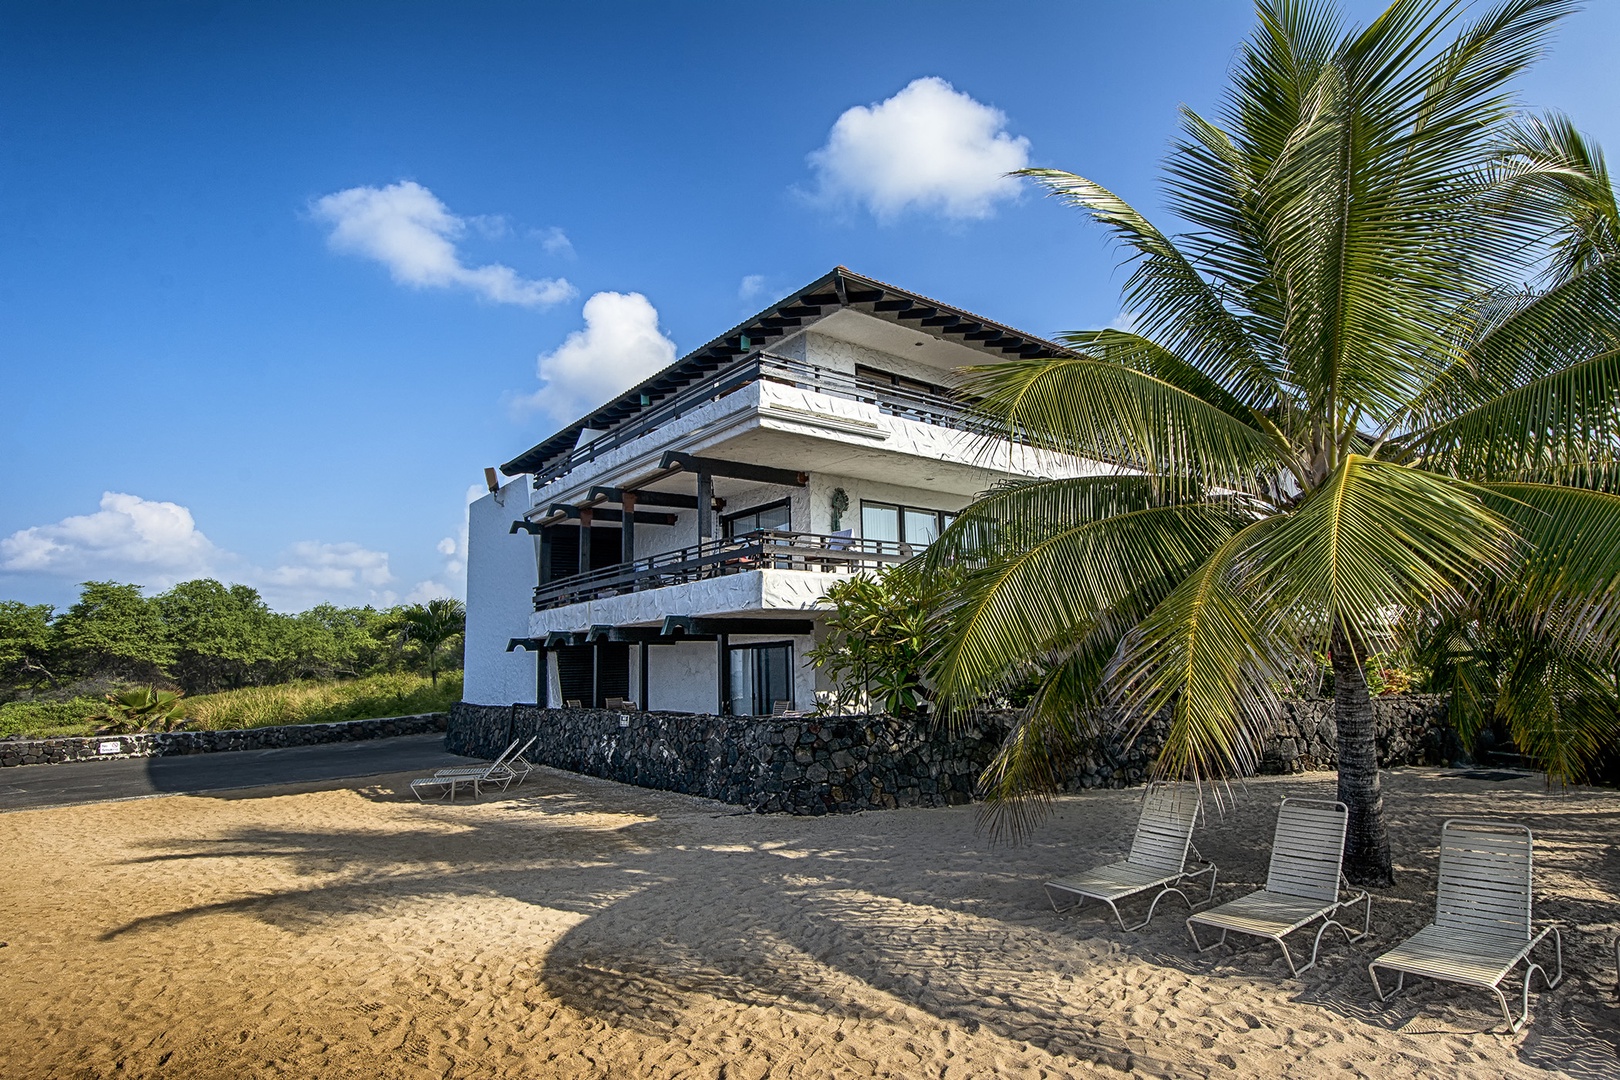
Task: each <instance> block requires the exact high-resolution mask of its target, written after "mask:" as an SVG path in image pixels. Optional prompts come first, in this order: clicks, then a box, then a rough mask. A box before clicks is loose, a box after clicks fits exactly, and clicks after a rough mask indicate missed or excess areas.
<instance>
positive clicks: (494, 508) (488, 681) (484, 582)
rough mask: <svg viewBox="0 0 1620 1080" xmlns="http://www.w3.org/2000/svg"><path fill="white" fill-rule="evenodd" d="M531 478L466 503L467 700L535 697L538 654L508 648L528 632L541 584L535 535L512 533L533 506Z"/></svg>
mask: <svg viewBox="0 0 1620 1080" xmlns="http://www.w3.org/2000/svg"><path fill="white" fill-rule="evenodd" d="M527 493H528V477H526V476H520V477H518V478H517V479H515V480H513V481H511V482H510V483H508V484H507V485H506V486H505V487H503V488H501V489H500V490H499V491H498V492H496V493H494V494H493V495H485V496H484V497H483V498H481V499H479V500H478V501H476V502H474V503H473V504H472V505H471V506H469V507H467V648H466V685H465V689H464V690H463V691H462V697H463V699H464V700H466V701H469V702H472V703H473V704H477V705H510V704H511V703H513V702H514V701H523V702H532V701H534V700H535V691H536V688H537V686H536V681H535V680H536V673H535V656H534V654H533V653H530V652H512V653H509V652H507V651H506V643H507V642H508V641H509V640H510V639H512V638H515V637H528V636H529V616H530V615H532V614H534V595H533V590H534V587H535V585H536V584H537V583H538V574H537V571H536V569H535V561H534V539H533V538H532V537H531V536H529V534H528V533H523V532H520V533H518V534H516V535H515V536H514V535H512V534H511V533H509V532H508V530H509V529H511V527H512V522H513V521H515V520H517V519H518V518H519V517H521V516H522V515H523V512H524V511H525V510H527V509H528V508H529V502H528V494H527Z"/></svg>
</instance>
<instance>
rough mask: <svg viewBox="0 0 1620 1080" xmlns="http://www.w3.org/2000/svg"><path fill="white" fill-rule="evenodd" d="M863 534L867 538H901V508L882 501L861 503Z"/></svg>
mask: <svg viewBox="0 0 1620 1080" xmlns="http://www.w3.org/2000/svg"><path fill="white" fill-rule="evenodd" d="M861 536H862V538H864V539H867V540H892V541H897V540H899V539H900V508H899V507H898V506H884V505H883V504H882V503H866V502H863V503H861Z"/></svg>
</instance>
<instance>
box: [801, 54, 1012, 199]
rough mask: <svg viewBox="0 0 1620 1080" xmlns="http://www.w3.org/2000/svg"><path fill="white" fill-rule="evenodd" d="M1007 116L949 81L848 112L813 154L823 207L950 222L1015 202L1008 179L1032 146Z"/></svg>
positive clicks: (925, 83) (922, 82) (914, 87)
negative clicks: (918, 214)
mask: <svg viewBox="0 0 1620 1080" xmlns="http://www.w3.org/2000/svg"><path fill="white" fill-rule="evenodd" d="M1006 126H1007V115H1006V114H1005V113H1003V112H1002V111H1001V110H1000V109H997V108H993V107H992V106H989V105H985V104H982V103H981V102H978V101H975V100H974V99H973V98H971V97H969V96H968V95H967V94H964V93H961V92H960V91H958V90H956V89H955V88H954V87H952V86H951V84H950V83H948V82H946V81H945V80H944V79H940V78H935V77H928V78H922V79H916V80H913V81H912V82H911V83H910V84H909V85H907V86H906V87H905V88H904V89H903V90H901V91H900V92H899V93H897V94H895V95H894V96H893V97H891V98H889V99H888V100H886V101H879V102H876V103H874V104H872V105H857V106H855V107H854V108H852V109H849V110H847V111H845V113H844V114H843V115H842V116H840V117H839V118H838V120H837V122H836V123H834V124H833V127H832V131H831V133H830V134H829V135H828V137H827V144H826V145H825V146H823V147H822V148H821V149H819V150H817V151H815V152H814V153H812V154H811V155H810V158H809V160H810V165H811V167H812V168H813V169H814V170H815V171H816V174H817V179H818V187H817V189H816V191H815V192H814V194H813V196H812V197H813V198H814V199H815V200H817V201H819V202H822V203H824V204H831V205H837V204H843V203H857V204H864V205H865V206H866V207H868V208H869V209H870V210H871V211H872V213H873V214H874V215H876V216H877V217H878V218H879V219H880V220H885V221H886V220H892V219H893V218H895V217H897V216H899V215H900V214H901V213H902V212H903V211H905V210H908V209H918V210H924V211H931V212H934V213H938V214H941V215H943V216H945V217H947V218H951V219H953V220H967V219H972V218H983V217H988V216H989V215H990V214H991V213H993V212H994V209H995V204H996V203H997V202H998V201H1000V200H1003V199H1011V198H1015V197H1017V195H1018V191H1019V186H1018V181H1017V180H1016V179H1014V178H1012V177H1009V176H1007V175H1006V174H1007V173H1009V172H1011V171H1013V170H1014V169H1022V168H1023V167H1025V166H1026V165H1028V164H1029V140H1028V139H1026V138H1024V137H1023V136H1021V135H1019V136H1014V135H1010V134H1008V133H1007V131H1006Z"/></svg>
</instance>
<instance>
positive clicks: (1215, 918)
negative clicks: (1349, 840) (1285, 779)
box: [1187, 799, 1372, 977]
mask: <svg viewBox="0 0 1620 1080" xmlns="http://www.w3.org/2000/svg"><path fill="white" fill-rule="evenodd" d="M1349 821H1350V810H1349V807H1347V806H1345V805H1344V803H1342V802H1333V801H1330V800H1326V799H1284V800H1283V802H1282V807H1281V809H1279V810H1278V811H1277V834H1276V836H1275V838H1274V839H1273V840H1272V842H1271V869H1270V871H1269V872H1268V873H1267V875H1266V887H1265V888H1264V889H1261V890H1259V891H1258V892H1252V893H1250V894H1249V895H1247V896H1243V897H1239V898H1238V899H1236V900H1229V901H1227V902H1226V903H1224V904H1222V905H1221V906H1220V907H1216V908H1211V909H1210V910H1208V911H1201V912H1199V913H1198V914H1196V915H1193V916H1192V917H1190V918H1189V919H1188V920H1187V933H1189V934H1191V935H1192V940H1193V948H1195V949H1197V950H1198V951H1199V952H1208V951H1209V950H1210V949H1213V948H1215V946H1216V945H1220V944H1221V943H1222V942H1224V941H1225V940H1226V935H1227V933H1228V932H1229V931H1232V930H1236V931H1237V932H1238V933H1240V934H1252V935H1254V936H1255V937H1263V938H1269V939H1270V940H1272V941H1275V942H1276V943H1277V945H1278V947H1279V948H1281V949H1282V954H1283V959H1284V960H1286V961H1288V970H1289V971H1292V972H1293V973H1294V975H1295V977H1298V975H1299V973H1300V972H1302V971H1309V970H1310V969H1311V968H1313V967H1315V966H1316V954H1317V951H1318V950H1319V949H1321V947H1322V935H1323V934H1325V933H1327V929H1328V927H1330V926H1337V927H1338V928H1339V929H1340V930H1342V931H1344V938H1345V940H1346V941H1348V942H1352V943H1353V942H1357V941H1360V940H1361V939H1362V938H1364V937H1366V936H1367V931H1368V930H1369V929H1371V927H1372V897H1371V896H1369V895H1368V894H1367V892H1366V891H1365V890H1363V891H1362V892H1359V893H1357V894H1356V895H1354V896H1352V897H1351V898H1350V899H1348V900H1341V899H1339V895H1340V894H1339V885H1340V882H1341V880H1342V879H1343V873H1342V871H1341V865H1342V864H1343V862H1344V832H1345V826H1346V825H1347V824H1348V823H1349ZM1345 888H1347V889H1348V888H1349V886H1348V884H1346V886H1345ZM1355 904H1365V905H1366V916H1365V918H1364V920H1363V922H1362V926H1361V933H1359V934H1355V935H1353V936H1352V935H1351V933H1350V928H1349V927H1347V926H1345V925H1344V924H1343V923H1341V922H1340V921H1339V920H1338V915H1339V913H1340V912H1342V911H1343V910H1344V909H1345V908H1347V907H1351V906H1353V905H1355ZM1317 919H1321V920H1322V926H1321V929H1319V930H1317V931H1316V941H1315V943H1314V944H1312V946H1311V960H1310V963H1308V964H1306V965H1305V966H1304V967H1297V966H1295V964H1294V957H1293V956H1292V954H1290V953H1289V951H1288V946H1287V944H1285V943H1284V941H1283V938H1285V937H1287V936H1288V935H1289V934H1291V933H1293V932H1294V931H1295V930H1298V929H1300V928H1301V927H1303V926H1306V925H1308V924H1309V923H1312V922H1314V921H1315V920H1317ZM1194 924H1202V925H1204V926H1212V927H1214V928H1216V929H1217V930H1219V931H1220V932H1221V936H1220V940H1219V941H1216V942H1214V943H1212V944H1209V945H1200V944H1199V942H1198V932H1197V931H1196V930H1194V929H1193V926H1194Z"/></svg>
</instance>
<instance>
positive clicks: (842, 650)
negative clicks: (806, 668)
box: [806, 569, 952, 717]
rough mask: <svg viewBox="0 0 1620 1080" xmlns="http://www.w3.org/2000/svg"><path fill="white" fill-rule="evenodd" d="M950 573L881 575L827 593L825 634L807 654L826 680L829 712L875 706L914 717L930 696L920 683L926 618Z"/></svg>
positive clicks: (839, 585)
mask: <svg viewBox="0 0 1620 1080" xmlns="http://www.w3.org/2000/svg"><path fill="white" fill-rule="evenodd" d="M951 579H952V575H949V574H934V575H930V576H927V577H923V576H921V575H912V574H908V573H903V572H901V571H899V570H898V569H891V570H881V571H878V572H877V573H874V574H861V575H857V576H855V577H851V578H847V579H845V580H843V581H840V582H838V583H837V584H835V585H833V587H832V588H830V589H828V590H827V595H826V596H824V597H823V598H822V599H823V600H825V601H826V602H828V603H830V604H832V606H833V610H832V614H831V615H829V616H828V617H827V621H826V626H827V636H826V638H825V639H823V641H822V642H821V644H819V645H817V646H816V647H815V648H814V649H812V650H811V651H810V653H809V655H808V656H807V657H806V659H807V660H809V661H810V662H811V663H812V664H814V665H815V666H816V668H817V669H818V670H820V671H822V672H824V673H825V674H826V675H827V677H828V678H829V679H830V680H831V681H832V683H833V687H834V690H833V699H834V700H833V706H834V708H833V711H835V712H839V713H842V712H846V711H849V710H850V709H868V708H874V707H875V708H878V709H881V710H883V711H884V712H887V713H888V714H889V715H891V716H905V717H909V716H916V715H918V714H919V713H920V712H921V711H922V709H923V706H924V703H925V702H926V701H927V700H928V699H929V697H930V694H929V692H928V689H927V687H926V686H925V685H924V680H923V657H924V654H925V653H926V651H927V647H928V613H929V611H930V610H932V609H933V608H935V607H937V606H938V604H939V602H940V598H941V597H942V596H944V595H946V594H948V593H949V591H950V587H951Z"/></svg>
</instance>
